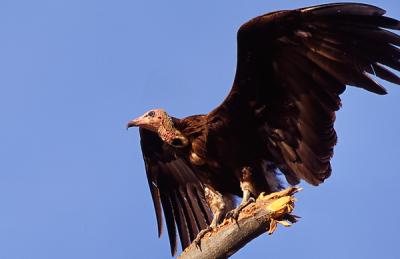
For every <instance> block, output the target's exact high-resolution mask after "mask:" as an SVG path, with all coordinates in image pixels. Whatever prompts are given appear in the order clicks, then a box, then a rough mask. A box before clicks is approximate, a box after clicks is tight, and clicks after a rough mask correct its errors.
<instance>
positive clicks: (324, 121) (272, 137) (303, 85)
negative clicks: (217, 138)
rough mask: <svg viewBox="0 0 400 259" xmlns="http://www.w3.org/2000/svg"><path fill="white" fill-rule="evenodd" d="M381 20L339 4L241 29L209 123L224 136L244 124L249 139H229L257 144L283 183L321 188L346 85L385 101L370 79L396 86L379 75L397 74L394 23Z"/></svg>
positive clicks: (398, 41) (399, 62)
mask: <svg viewBox="0 0 400 259" xmlns="http://www.w3.org/2000/svg"><path fill="white" fill-rule="evenodd" d="M384 14H385V11H384V10H382V9H380V8H377V7H375V6H371V5H365V4H355V3H341V4H327V5H321V6H315V7H309V8H303V9H298V10H291V11H279V12H275V13H271V14H267V15H263V16H260V17H257V18H255V19H253V20H251V21H249V22H248V23H246V24H244V25H243V26H242V27H241V28H240V30H239V32H238V64H237V71H236V77H235V81H234V84H233V87H232V89H231V92H230V94H229V95H228V97H227V98H226V99H225V101H224V102H223V103H222V104H221V105H220V106H219V107H217V108H216V109H215V110H214V111H212V112H211V113H210V114H209V115H208V116H209V117H210V119H209V121H210V122H213V121H218V119H219V121H221V120H223V121H224V122H226V123H227V124H228V125H226V128H229V127H230V126H232V125H238V124H240V123H238V121H239V120H242V121H245V122H249V120H252V121H251V123H249V127H254V132H255V134H253V135H252V136H249V135H246V136H243V135H240V131H236V132H239V133H238V135H237V138H241V139H246V138H252V137H255V138H258V139H259V141H263V142H264V143H265V146H266V147H267V149H268V152H269V153H270V154H269V155H270V156H272V159H273V160H274V161H273V162H275V163H276V165H277V166H278V167H279V168H280V170H281V171H282V172H283V173H284V174H285V175H286V178H287V179H288V181H289V182H290V183H292V184H296V183H298V182H299V179H304V180H306V181H307V182H309V183H311V184H313V185H318V184H319V183H321V182H323V181H324V180H325V179H326V178H327V177H329V175H330V173H331V165H330V159H331V157H332V155H333V147H334V145H335V144H336V133H335V130H334V128H333V124H334V121H335V111H337V110H338V109H339V108H340V106H341V101H340V98H339V95H340V94H341V93H343V91H344V90H345V88H346V85H352V86H356V87H360V88H364V89H366V90H368V91H371V92H374V93H377V94H385V93H386V91H385V89H384V88H383V87H382V86H381V85H379V83H377V82H375V81H373V79H372V78H371V77H370V75H373V76H377V77H380V78H382V79H384V80H387V81H390V82H393V83H395V84H400V78H399V77H398V76H396V75H395V74H394V73H393V72H391V71H390V70H389V69H387V68H386V67H390V68H392V69H395V70H400V49H399V48H398V47H396V46H400V37H399V36H398V35H396V34H394V33H393V32H391V31H388V30H387V29H392V30H399V29H400V22H399V21H397V20H395V19H392V18H388V17H385V16H383V15H384ZM249 118H250V119H249ZM243 126H245V125H243ZM246 126H247V125H246ZM214 128H215V127H214ZM217 130H218V129H217ZM247 132H249V131H248V130H247ZM215 133H216V134H217V133H218V132H215Z"/></svg>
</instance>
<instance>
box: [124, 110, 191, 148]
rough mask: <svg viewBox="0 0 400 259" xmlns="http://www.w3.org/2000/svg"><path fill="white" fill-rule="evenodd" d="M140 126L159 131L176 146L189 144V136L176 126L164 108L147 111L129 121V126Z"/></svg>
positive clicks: (164, 139)
mask: <svg viewBox="0 0 400 259" xmlns="http://www.w3.org/2000/svg"><path fill="white" fill-rule="evenodd" d="M131 127H140V128H144V129H147V130H150V131H153V132H156V133H158V135H159V136H160V138H161V139H162V140H163V141H165V142H167V143H168V144H170V145H172V146H175V147H184V146H186V145H187V144H188V140H187V138H186V137H185V136H184V135H183V134H182V133H181V132H180V131H179V130H177V129H176V128H175V127H174V123H173V121H172V118H171V117H170V116H169V115H168V113H167V112H166V111H165V110H163V109H154V110H150V111H148V112H146V113H145V114H143V115H142V116H140V117H139V118H136V119H134V120H131V121H129V122H128V125H127V128H131Z"/></svg>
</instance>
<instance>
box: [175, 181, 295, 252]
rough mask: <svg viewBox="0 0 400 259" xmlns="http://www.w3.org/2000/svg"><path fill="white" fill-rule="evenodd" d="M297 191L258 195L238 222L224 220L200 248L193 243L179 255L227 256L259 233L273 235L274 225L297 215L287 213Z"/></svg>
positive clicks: (288, 220)
mask: <svg viewBox="0 0 400 259" xmlns="http://www.w3.org/2000/svg"><path fill="white" fill-rule="evenodd" d="M299 190H301V189H300V188H298V187H291V188H288V189H285V190H283V191H280V192H276V193H272V194H269V195H267V196H264V195H260V197H258V198H257V200H256V202H255V203H252V204H250V205H249V206H247V207H246V208H244V209H243V210H242V211H241V212H240V214H239V217H238V220H237V221H235V220H233V219H228V220H224V222H223V223H222V224H221V225H220V226H218V228H217V229H216V230H214V231H212V232H209V233H207V234H206V235H205V236H204V237H203V238H202V239H201V243H200V245H199V247H197V246H196V245H195V244H193V243H192V244H191V245H190V246H189V247H187V248H186V249H185V251H183V252H182V254H181V255H180V256H178V258H180V259H194V258H196V259H214V258H228V257H229V256H231V255H233V254H234V253H235V252H236V251H238V250H239V249H240V248H242V247H243V246H245V245H246V244H247V243H249V242H250V241H251V240H253V239H254V238H256V237H258V236H259V235H261V234H263V233H265V232H267V233H269V234H272V233H273V232H274V231H275V229H276V227H277V224H282V225H284V226H290V225H291V223H294V222H296V219H297V218H298V217H297V216H294V215H292V214H290V213H291V212H292V210H293V208H294V202H295V201H296V199H295V198H294V197H293V195H294V194H295V193H296V192H298V191H299Z"/></svg>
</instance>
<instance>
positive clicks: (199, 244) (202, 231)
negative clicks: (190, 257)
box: [193, 226, 213, 251]
mask: <svg viewBox="0 0 400 259" xmlns="http://www.w3.org/2000/svg"><path fill="white" fill-rule="evenodd" d="M211 231H213V228H212V227H211V226H208V227H207V228H205V229H203V230H201V231H200V232H199V233H198V234H197V237H196V238H195V239H194V240H193V244H194V245H195V246H196V247H197V248H198V249H199V250H200V251H201V239H202V238H203V237H204V235H205V234H207V233H208V232H211Z"/></svg>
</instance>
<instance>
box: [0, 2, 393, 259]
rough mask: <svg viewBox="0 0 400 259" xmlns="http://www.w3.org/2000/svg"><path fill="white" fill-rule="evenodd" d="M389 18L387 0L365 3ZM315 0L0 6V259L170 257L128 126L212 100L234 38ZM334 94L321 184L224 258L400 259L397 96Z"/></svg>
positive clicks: (228, 78) (222, 88)
mask: <svg viewBox="0 0 400 259" xmlns="http://www.w3.org/2000/svg"><path fill="white" fill-rule="evenodd" d="M365 2H368V3H373V4H376V5H379V6H381V7H383V8H385V9H387V10H388V14H389V15H391V16H393V17H397V18H400V4H399V3H398V1H392V0H381V1H365ZM319 3H323V1H289V0H281V1H275V0H274V1H237V0H219V1H211V0H202V1H187V0H185V1H184V0H179V1H175V0H172V1H161V0H146V1H138V0H136V1H128V0H116V1H101V0H98V1H93V0H92V1H89V0H79V1H78V0H68V1H58V0H52V1H50V0H47V1H44V0H37V1H26V0H25V1H24V0H13V1H9V0H3V1H1V2H0V35H1V41H0V71H1V76H0V118H1V128H0V140H1V145H0V157H1V163H0V208H1V209H0V258H1V259H28V258H29V259H54V258H57V259H71V258H74V259H81V258H82V259H91V258H93V259H94V258H96V259H103V258H104V259H107V258H113V259H125V258H169V246H168V240H167V238H166V237H165V236H164V237H162V238H161V239H160V240H159V239H158V238H157V233H156V220H155V216H154V212H153V205H152V203H151V197H150V193H149V190H148V187H147V182H146V178H145V172H144V166H143V161H142V156H141V151H140V148H139V142H138V141H139V138H138V132H137V130H131V131H129V132H127V131H126V130H125V125H126V122H127V121H128V120H129V119H131V118H133V117H136V116H138V115H141V114H142V113H143V112H145V111H147V110H149V109H150V108H156V107H161V108H165V109H166V110H167V111H168V112H169V113H170V114H172V115H174V116H177V117H183V116H187V115H191V114H198V113H206V112H208V111H210V110H211V109H212V108H213V107H215V106H216V105H217V104H219V103H220V102H221V101H222V100H223V98H224V97H225V95H226V94H227V92H228V91H229V88H230V86H231V82H232V80H233V76H234V70H235V62H236V60H235V57H236V41H235V39H236V30H237V28H238V27H239V26H240V25H241V24H242V23H244V22H245V21H247V20H248V19H250V18H252V17H254V16H257V15H260V14H263V13H266V12H270V11H274V10H277V9H287V8H295V7H301V6H307V5H313V4H319ZM385 86H386V88H387V89H388V90H389V95H387V96H384V97H382V96H377V95H373V94H369V93H366V92H364V91H361V90H359V89H350V90H349V91H347V92H346V93H345V94H344V95H343V98H342V99H343V103H344V105H343V109H342V110H341V111H340V112H339V113H338V116H337V123H336V129H337V131H338V135H339V144H338V145H337V147H336V149H335V157H334V159H333V175H332V176H331V178H329V180H328V181H327V182H326V183H325V184H323V185H321V186H320V187H318V188H315V187H312V186H310V185H307V184H305V183H303V184H302V186H303V187H304V191H303V192H302V193H301V194H299V195H298V197H299V202H298V204H297V207H296V211H295V212H296V214H297V215H300V216H302V219H301V220H300V222H299V223H298V224H296V225H295V226H293V227H292V228H290V229H284V228H279V229H278V231H277V232H276V234H274V235H273V236H267V235H264V236H262V237H260V238H258V239H256V240H255V241H253V242H252V243H250V244H249V245H248V246H246V247H245V248H244V249H242V250H241V251H240V252H238V253H237V254H236V255H235V256H233V258H249V257H250V256H252V257H253V258H293V257H295V258H307V259H313V258H352V259H354V258H365V259H367V258H374V259H375V258H378V257H379V258H399V257H400V252H399V250H398V244H399V236H398V231H399V230H400V222H399V221H398V219H399V218H400V209H399V207H398V204H399V202H400V195H399V193H398V183H399V182H400V163H399V154H400V152H399V147H400V138H399V132H400V122H399V120H398V117H399V111H400V103H399V101H400V87H397V86H394V85H390V84H389V83H386V84H385Z"/></svg>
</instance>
